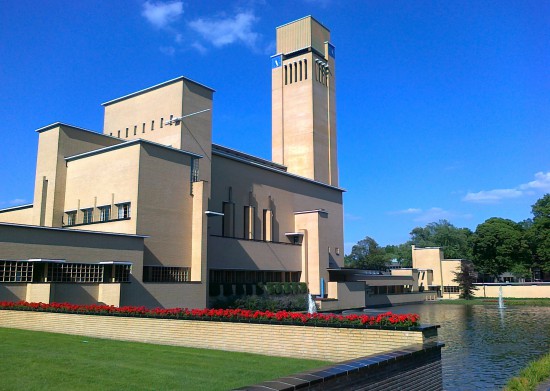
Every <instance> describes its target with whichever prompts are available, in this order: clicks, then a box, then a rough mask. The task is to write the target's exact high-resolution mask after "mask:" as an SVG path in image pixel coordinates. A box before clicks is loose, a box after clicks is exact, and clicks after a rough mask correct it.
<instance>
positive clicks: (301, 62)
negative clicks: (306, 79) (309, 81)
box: [300, 61, 302, 81]
mask: <svg viewBox="0 0 550 391" xmlns="http://www.w3.org/2000/svg"><path fill="white" fill-rule="evenodd" d="M300 81H302V61H300Z"/></svg>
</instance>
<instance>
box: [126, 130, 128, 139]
mask: <svg viewBox="0 0 550 391" xmlns="http://www.w3.org/2000/svg"><path fill="white" fill-rule="evenodd" d="M126 138H128V128H126Z"/></svg>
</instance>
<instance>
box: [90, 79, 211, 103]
mask: <svg viewBox="0 0 550 391" xmlns="http://www.w3.org/2000/svg"><path fill="white" fill-rule="evenodd" d="M178 81H188V82H191V83H193V84H196V85H199V86H201V87H204V88H206V89H208V90H210V91H212V92H215V91H216V90H214V89H213V88H210V87H208V86H205V85H204V84H201V83H198V82H196V81H194V80H191V79H189V78H187V77H185V76H179V77H176V78H175V79H172V80H168V81H165V82H162V83H160V84H156V85H154V86H152V87H147V88H145V89H143V90H139V91H136V92H132V93H131V94H128V95H124V96H121V97H120V98H115V99H112V100H110V101H107V102H105V103H102V104H101V105H102V106H109V105H111V104H113V103H117V102H120V101H122V100H126V99H129V98H133V97H134V96H137V95H141V94H145V93H146V92H149V91H153V90H156V89H158V88H162V87H165V86H167V85H170V84H173V83H176V82H178Z"/></svg>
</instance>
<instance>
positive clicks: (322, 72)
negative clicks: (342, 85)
mask: <svg viewBox="0 0 550 391" xmlns="http://www.w3.org/2000/svg"><path fill="white" fill-rule="evenodd" d="M329 73H330V70H329V68H328V65H327V64H325V63H323V62H321V61H315V80H317V81H318V82H319V83H321V84H324V85H327V83H328V75H329Z"/></svg>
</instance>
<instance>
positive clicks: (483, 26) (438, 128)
mask: <svg viewBox="0 0 550 391" xmlns="http://www.w3.org/2000/svg"><path fill="white" fill-rule="evenodd" d="M306 15H313V16H314V17H315V18H316V19H318V20H319V21H320V22H321V23H323V24H325V25H326V26H327V27H328V28H329V29H330V30H331V35H332V38H331V39H332V43H333V44H334V45H335V46H336V54H337V57H336V79H337V80H336V88H337V109H338V118H337V121H338V148H339V151H338V152H339V166H340V185H341V187H343V188H345V189H346V190H347V193H346V194H345V206H344V208H345V241H346V250H347V251H349V249H350V248H351V245H353V244H354V243H355V242H357V241H358V240H360V239H362V238H364V237H365V236H367V235H368V236H371V237H373V238H374V239H376V240H377V241H378V242H379V243H380V244H383V245H386V244H398V243H402V242H404V241H406V240H408V238H409V232H410V231H411V230H412V229H413V228H414V227H416V226H424V225H425V224H427V223H429V222H432V221H437V220H439V219H448V220H449V221H451V222H452V223H453V224H454V225H456V226H459V227H469V228H471V229H475V228H476V226H477V224H480V223H482V222H483V221H484V220H485V219H487V218H489V217H493V216H499V217H505V218H510V219H512V220H515V221H520V220H523V219H525V218H528V217H530V208H531V205H532V204H533V203H534V202H535V201H536V200H537V199H538V198H540V197H541V196H542V195H543V194H545V193H547V192H550V154H549V149H550V18H549V17H548V15H550V2H549V1H543V0H539V1H528V0H518V1H506V0H501V1H479V0H476V1H473V0H472V1H410V0H406V1H399V0H396V1H331V0H316V1H307V0H302V1H300V0H294V1H286V0H281V1H276V2H268V1H204V2H199V1H183V2H181V1H175V2H174V1H167V2H160V1H145V2H144V1H142V0H119V1H72V0H71V1H61V0H60V1H35V0H18V1H9V0H8V1H2V2H0V91H1V93H0V107H1V110H0V123H1V128H0V135H1V138H2V143H1V144H0V151H1V153H0V178H1V183H2V186H0V208H3V207H9V206H13V205H18V204H24V203H30V202H32V197H33V186H34V183H33V180H34V170H35V164H36V161H35V159H36V148H37V140H38V137H37V134H36V133H35V132H34V130H35V129H37V128H40V127H42V126H45V125H47V124H50V123H52V122H56V121H60V122H65V123H69V124H73V125H76V126H80V127H83V128H87V129H92V130H96V131H101V130H102V126H103V108H102V106H101V105H100V104H101V103H102V102H106V101H108V100H111V99H113V98H116V97H119V96H123V95H126V94H128V93H131V92H133V91H137V90H140V89H142V88H146V87H148V86H151V85H154V84H158V83H160V82H163V81H166V80H169V79H172V78H174V77H177V76H181V75H183V76H187V77H189V78H191V79H194V80H196V81H198V82H200V83H203V84H206V85H208V86H210V87H212V88H214V89H215V90H216V93H215V96H214V111H213V119H214V129H213V138H214V142H215V143H218V144H222V145H225V146H228V147H231V148H236V149H238V150H242V151H244V152H247V153H251V154H254V155H257V156H260V157H264V158H268V159H270V158H271V68H270V55H272V54H275V53H274V51H275V49H274V48H275V42H274V40H275V28H276V27H277V26H279V25H281V24H284V23H287V22H289V21H292V20H295V19H298V18H301V17H303V16H306ZM236 135H237V137H236Z"/></svg>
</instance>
